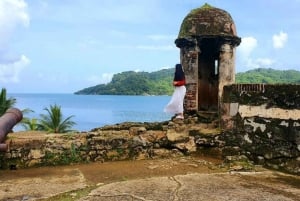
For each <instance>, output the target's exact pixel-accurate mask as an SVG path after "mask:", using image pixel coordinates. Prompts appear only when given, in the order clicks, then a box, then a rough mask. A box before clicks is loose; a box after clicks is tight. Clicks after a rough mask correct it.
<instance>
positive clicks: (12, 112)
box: [0, 108, 23, 151]
mask: <svg viewBox="0 0 300 201" xmlns="http://www.w3.org/2000/svg"><path fill="white" fill-rule="evenodd" d="M22 118H23V114H22V112H21V111H20V110H19V109H17V108H9V109H8V110H7V111H6V112H5V113H4V114H3V115H2V116H1V117H0V143H1V144H0V151H6V150H7V146H5V145H4V144H2V143H3V142H4V141H5V138H6V135H7V134H8V133H9V132H10V131H11V130H12V128H13V127H14V126H15V125H16V124H17V123H19V122H20V121H21V120H22ZM2 149H4V150H2Z"/></svg>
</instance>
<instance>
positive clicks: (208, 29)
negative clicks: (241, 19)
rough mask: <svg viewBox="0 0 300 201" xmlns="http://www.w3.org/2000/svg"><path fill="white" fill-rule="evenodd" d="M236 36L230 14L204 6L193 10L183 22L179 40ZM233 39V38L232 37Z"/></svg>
mask: <svg viewBox="0 0 300 201" xmlns="http://www.w3.org/2000/svg"><path fill="white" fill-rule="evenodd" d="M197 36H201V37H204V38H205V37H209V38H211V37H215V36H229V37H230V36H234V38H235V37H236V29H235V25H234V21H233V19H232V18H231V16H230V14H229V13H228V12H226V11H225V10H222V9H219V8H215V7H213V6H211V5H209V4H207V3H206V4H204V5H203V6H202V7H200V8H196V9H193V10H192V11H191V12H190V13H189V14H188V15H187V16H186V17H185V18H184V20H183V22H182V24H181V27H180V31H179V34H178V39H181V38H191V37H197ZM230 38H231V37H230Z"/></svg>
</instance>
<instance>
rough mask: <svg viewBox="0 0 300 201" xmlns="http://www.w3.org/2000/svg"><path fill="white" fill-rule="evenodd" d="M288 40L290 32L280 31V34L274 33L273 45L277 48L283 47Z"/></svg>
mask: <svg viewBox="0 0 300 201" xmlns="http://www.w3.org/2000/svg"><path fill="white" fill-rule="evenodd" d="M287 40H288V34H287V33H284V32H282V31H281V32H280V33H279V34H274V35H273V47H274V48H275V49H280V48H283V47H284V45H285V43H286V42H287Z"/></svg>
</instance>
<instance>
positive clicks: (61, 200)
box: [40, 185, 97, 201]
mask: <svg viewBox="0 0 300 201" xmlns="http://www.w3.org/2000/svg"><path fill="white" fill-rule="evenodd" d="M95 188H97V186H95V185H93V186H88V187H86V188H82V189H78V190H73V191H69V192H65V193H61V194H59V195H56V196H53V197H50V198H45V199H41V200H40V201H75V200H78V199H80V198H82V197H85V196H87V195H88V194H89V193H90V192H91V191H92V190H94V189H95Z"/></svg>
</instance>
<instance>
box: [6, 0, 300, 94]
mask: <svg viewBox="0 0 300 201" xmlns="http://www.w3.org/2000/svg"><path fill="white" fill-rule="evenodd" d="M204 3H209V4H210V5H212V6H214V7H218V8H221V9H224V10H226V11H227V12H229V13H230V14H231V16H232V18H233V20H234V22H235V24H236V28H237V34H238V36H239V37H241V38H242V43H241V45H240V46H239V47H237V49H236V53H237V54H236V55H237V56H236V71H237V72H244V71H247V70H250V69H254V68H260V67H264V68H269V67H272V68H274V69H282V70H287V69H295V70H298V71H299V70H300V59H299V51H300V50H299V48H300V42H299V36H300V12H299V10H300V0H289V1H286V0H272V1H270V0H243V1H236V0H206V1H202V0H0V86H1V88H2V87H4V88H6V89H7V91H8V92H9V93H73V92H75V91H77V90H80V89H82V88H86V87H89V86H94V85H97V84H103V83H107V82H109V81H110V80H111V78H112V76H113V74H116V73H120V72H123V71H128V70H134V71H146V72H152V71H157V70H160V69H163V68H172V67H173V66H174V64H176V63H178V62H179V49H178V48H177V47H176V46H175V44H174V40H175V39H176V38H177V34H178V32H179V28H180V25H181V22H182V20H183V18H184V17H185V16H186V15H187V14H188V13H189V12H190V11H191V10H192V9H194V8H198V7H201V6H202V5H203V4H204Z"/></svg>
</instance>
